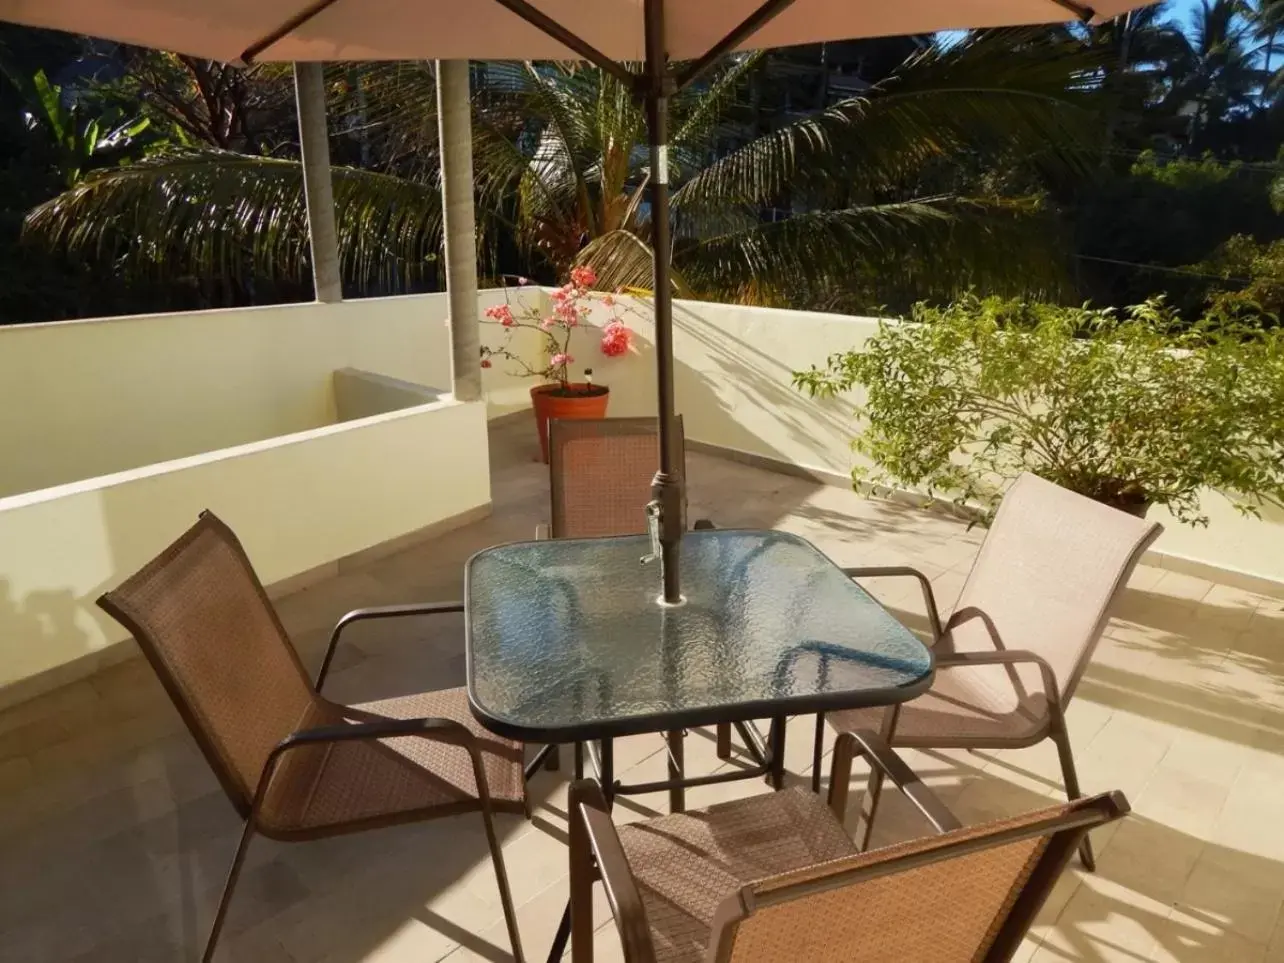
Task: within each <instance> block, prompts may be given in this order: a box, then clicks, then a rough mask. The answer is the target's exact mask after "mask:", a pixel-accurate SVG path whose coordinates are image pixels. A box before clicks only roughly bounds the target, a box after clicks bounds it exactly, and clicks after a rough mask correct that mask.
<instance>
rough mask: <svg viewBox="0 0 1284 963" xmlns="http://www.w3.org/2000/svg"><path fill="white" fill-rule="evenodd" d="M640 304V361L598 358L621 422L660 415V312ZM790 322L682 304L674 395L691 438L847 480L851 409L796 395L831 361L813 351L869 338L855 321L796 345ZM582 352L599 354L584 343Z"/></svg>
mask: <svg viewBox="0 0 1284 963" xmlns="http://www.w3.org/2000/svg"><path fill="white" fill-rule="evenodd" d="M637 306H638V313H640V314H642V315H644V316H646V321H645V322H643V323H641V324H638V325H637V327H638V328H639V329H640V333H642V334H644V336H645V338H642V337H640V338H639V339H638V340H637V341H636V342H635V344H636V352H637V353H636V354H633V355H631V356H629V357H627V358H622V359H619V360H618V361H615V360H610V361H605V360H602V359H598V360H599V364H598V368H597V373H598V374H599V375H600V377H601V380H602V381H603V382H605V383H607V384H609V385H610V386H611V391H612V398H613V401H612V414H614V415H619V416H638V415H654V414H655V413H656V388H655V364H656V353H655V345H654V341H653V329H652V327H651V324H650V318H649V315H650V305H649V303H647V302H642V301H639V302H637ZM626 320H630V319H629V318H628V317H627V315H626ZM789 322H790V318H789V316H788V312H784V313H782V312H765V311H759V310H757V309H753V308H744V307H736V306H727V305H716V304H703V303H702V304H694V303H684V302H677V303H675V304H674V328H675V334H674V341H675V355H676V357H675V368H674V387H675V394H676V396H677V408H678V410H679V411H680V412H681V413H682V415H683V417H684V419H685V420H686V430H687V437H688V438H689V439H692V440H695V441H700V442H704V443H707V444H713V445H718V446H720V447H723V448H727V449H732V450H736V451H740V452H746V453H749V454H753V455H758V456H761V457H764V458H769V459H772V460H775V461H780V462H788V463H793V464H797V465H799V466H800V467H803V468H812V469H821V470H823V471H826V472H829V473H832V474H837V475H845V474H846V473H847V472H848V471H849V470H850V468H851V458H850V456H849V455H848V454H847V453H848V451H849V449H850V441H851V437H852V433H853V422H852V406H851V403H850V401H847V400H841V399H840V400H832V401H817V400H813V399H811V398H808V397H807V396H806V395H804V394H802V393H801V392H798V391H796V390H795V389H794V388H793V386H792V384H791V381H792V376H793V372H794V370H795V369H796V368H805V367H807V366H808V365H809V364H811V363H813V362H819V361H823V360H824V358H823V357H813V356H811V353H810V352H815V353H817V354H820V355H823V354H824V353H826V352H827V351H828V350H829V344H828V342H830V341H832V342H834V344H835V345H841V346H842V347H844V348H845V347H850V346H851V345H852V344H854V343H858V342H859V340H860V338H861V336H862V333H863V332H862V331H861V330H860V328H859V326H857V325H853V324H852V323H851V321H850V319H834V321H833V324H834V326H835V327H834V328H833V329H830V328H828V327H825V328H823V329H822V330H821V333H820V335H819V336H817V328H816V324H815V323H814V322H813V323H812V325H811V326H810V327H809V328H808V330H807V338H806V340H805V341H803V342H799V341H798V339H794V341H792V342H791V341H790V336H789V329H788V325H789ZM813 345H814V347H813ZM578 347H579V349H580V350H581V351H586V350H591V349H587V346H585V345H583V343H582V342H580V343H579V345H578ZM777 348H778V349H779V350H778V351H777V350H774V349H777ZM835 350H837V348H835ZM804 353H806V356H804Z"/></svg>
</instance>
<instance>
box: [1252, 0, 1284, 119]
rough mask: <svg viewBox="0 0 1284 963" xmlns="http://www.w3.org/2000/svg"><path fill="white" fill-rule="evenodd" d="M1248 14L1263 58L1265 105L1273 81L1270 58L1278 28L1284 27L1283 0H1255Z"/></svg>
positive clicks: (1273, 74) (1278, 31) (1278, 32)
mask: <svg viewBox="0 0 1284 963" xmlns="http://www.w3.org/2000/svg"><path fill="white" fill-rule="evenodd" d="M1248 16H1249V19H1250V20H1251V22H1252V25H1253V39H1254V40H1257V41H1260V42H1261V45H1262V46H1261V51H1262V54H1263V57H1264V60H1265V62H1264V64H1263V65H1262V72H1263V73H1264V74H1265V75H1266V88H1267V89H1263V91H1262V105H1263V106H1265V104H1266V95H1267V93H1268V89H1269V88H1270V87H1272V86H1274V82H1275V73H1274V71H1272V70H1271V60H1272V59H1273V57H1274V55H1275V48H1276V42H1277V38H1278V37H1279V34H1280V30H1281V29H1284V0H1257V2H1256V3H1255V4H1254V5H1253V6H1252V7H1251V8H1250V10H1249V14H1248Z"/></svg>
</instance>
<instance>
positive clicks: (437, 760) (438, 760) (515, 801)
mask: <svg viewBox="0 0 1284 963" xmlns="http://www.w3.org/2000/svg"><path fill="white" fill-rule="evenodd" d="M334 708H335V709H336V710H337V712H338V714H339V716H340V718H338V719H325V718H318V719H310V720H308V722H307V723H306V725H304V726H301V728H310V727H312V726H316V725H327V724H336V723H338V722H341V721H343V720H345V719H346V720H347V721H349V722H371V721H377V720H379V719H418V718H442V719H450V720H453V721H455V722H459V723H462V724H463V725H464V726H466V727H467V728H468V729H469V731H471V732H472V733H473V734H474V735H475V736H477V737H478V739H479V740H480V744H481V748H482V759H483V764H484V767H485V771H486V784H487V787H488V789H489V791H490V798H491V803H492V805H493V806H494V808H495V809H497V810H508V811H514V812H522V811H523V810H524V808H525V798H526V795H525V793H526V789H525V781H524V779H523V776H522V762H523V747H522V745H521V743H518V742H513V741H510V740H508V739H502V738H500V737H498V736H496V735H494V734H492V733H490V732H488V731H487V730H485V729H483V728H482V727H481V725H480V724H479V723H478V722H477V721H476V720H475V719H474V718H473V715H472V713H471V711H470V710H469V708H468V696H467V692H466V690H464V689H462V688H459V689H441V690H437V691H434V692H424V693H419V694H416V695H411V696H403V697H401V698H396V699H383V700H380V701H378V702H367V703H363V704H359V705H353V706H350V707H342V706H336V707H334ZM479 808H480V806H479V802H478V797H477V783H476V780H475V779H474V776H473V768H472V762H471V759H470V757H469V755H468V752H467V750H465V749H464V748H462V747H460V746H456V745H450V744H446V743H442V742H438V741H434V740H431V739H425V738H419V737H414V736H411V737H403V738H398V739H386V740H382V741H380V742H341V743H333V744H330V745H328V746H319V747H315V748H307V749H300V750H295V751H293V752H289V753H287V754H286V755H285V756H284V757H282V762H281V765H280V766H279V767H278V770H277V775H276V777H274V778H273V780H272V785H271V787H270V788H269V790H268V795H267V798H266V800H265V801H264V806H263V809H262V812H261V817H260V829H261V831H262V832H263V834H264V835H267V836H274V837H276V838H298V837H307V836H325V835H332V834H336V833H340V832H351V831H355V830H359V829H365V828H369V827H371V826H372V825H381V824H389V825H391V824H394V823H401V822H410V821H414V820H418V819H426V818H430V817H433V816H445V815H449V814H451V813H456V812H472V811H475V810H477V809H479Z"/></svg>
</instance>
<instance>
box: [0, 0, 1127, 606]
mask: <svg viewBox="0 0 1284 963" xmlns="http://www.w3.org/2000/svg"><path fill="white" fill-rule="evenodd" d="M1144 5H1145V3H1144V0H1143V2H1138V0H1097V2H1096V4H1095V5H1094V6H1088V5H1086V4H1085V3H1084V2H1083V0H312V2H310V3H308V2H306V0H0V20H10V21H14V22H16V23H25V24H29V25H31V26H37V27H53V28H56V29H61V30H69V31H73V32H76V33H84V34H90V35H93V36H99V37H105V38H108V39H111V40H119V41H123V42H126V43H133V44H139V45H141V46H146V47H158V48H161V49H163V50H173V51H177V52H180V53H186V54H191V55H193V56H198V57H206V58H210V59H213V60H226V61H237V60H240V61H246V62H249V61H252V60H282V61H325V60H421V59H422V60H428V59H435V60H544V59H584V60H589V61H591V62H593V63H595V64H597V65H598V66H599V67H601V68H602V69H603V70H606V71H608V72H610V73H612V74H614V75H616V76H618V77H620V78H621V79H623V80H624V81H625V82H626V83H629V84H631V85H632V87H633V89H634V91H635V94H636V96H637V98H638V100H639V101H641V102H643V103H644V104H645V105H646V114H647V127H648V134H649V140H650V146H651V174H650V177H649V178H648V192H649V193H648V197H649V200H650V203H651V231H652V248H653V250H654V252H655V258H654V263H655V272H654V274H655V283H654V292H655V348H656V377H657V389H658V390H657V395H658V400H659V416H660V470H659V471H658V472H657V473H656V476H655V483H654V485H653V488H652V495H653V500H652V502H651V504H650V505H648V506H647V512H648V515H649V517H650V518H651V520H652V526H653V527H652V532H653V537H655V538H656V539H657V540H658V542H659V548H660V550H661V551H660V555H661V560H662V561H661V570H662V573H663V583H664V599H665V601H666V602H669V603H675V604H676V603H678V602H680V601H681V598H682V595H681V589H680V579H679V573H678V546H679V543H680V542H681V538H682V505H683V500H682V479H681V478H680V477H679V474H678V473H679V472H680V471H681V453H680V452H679V451H678V448H677V443H678V442H677V434H676V431H675V430H674V429H675V418H674V398H673V310H672V307H673V306H672V297H673V292H672V286H671V281H670V276H669V259H670V255H671V253H672V244H671V238H670V223H669V184H668V180H669V163H668V147H667V144H668V139H669V137H668V108H667V99H668V97H670V96H671V95H672V94H673V92H674V91H676V90H679V89H681V88H682V87H685V86H686V85H688V84H690V83H692V82H694V81H695V80H697V79H698V78H699V77H700V76H701V75H702V74H703V73H704V72H705V71H706V70H707V69H708V68H710V67H711V66H712V65H713V64H714V63H715V62H716V61H717V59H718V58H719V57H721V56H723V55H725V54H727V53H729V52H731V51H734V50H742V49H745V48H763V47H779V46H789V45H792V44H802V43H817V42H820V41H827V40H849V39H855V38H858V37H884V36H895V35H898V34H915V33H929V32H933V31H937V30H951V29H963V28H977V27H1001V26H1016V25H1022V24H1039V23H1055V22H1059V21H1066V20H1082V21H1085V22H1093V21H1100V20H1108V19H1110V18H1111V17H1115V16H1117V15H1119V14H1121V13H1124V12H1125V11H1127V10H1130V9H1132V8H1133V7H1139V6H1144ZM626 62H634V63H638V62H640V63H641V64H642V65H643V66H642V68H641V70H630V69H628V68H627V67H626V66H625V63H626Z"/></svg>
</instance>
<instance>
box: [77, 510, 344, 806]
mask: <svg viewBox="0 0 1284 963" xmlns="http://www.w3.org/2000/svg"><path fill="white" fill-rule="evenodd" d="M98 604H99V606H101V607H102V609H103V610H104V611H106V612H107V613H108V614H109V615H111V616H112V618H114V619H116V621H118V622H120V623H121V625H123V626H124V627H125V628H126V629H128V630H129V631H130V632H131V633H132V634H133V636H134V638H135V639H136V640H137V641H138V644H139V645H140V646H141V647H142V650H143V652H144V654H145V655H146V656H147V659H148V661H150V662H151V664H152V668H153V669H155V670H156V674H157V675H158V676H160V680H161V682H162V684H163V685H164V686H165V689H166V691H167V692H168V693H169V696H170V698H171V699H172V700H173V701H174V705H175V706H176V707H177V708H178V711H179V713H180V714H181V715H182V717H183V720H184V721H185V722H186V723H187V726H188V728H189V729H190V730H191V731H192V734H193V735H194V736H195V738H196V741H197V743H198V744H199V745H200V747H201V751H202V752H204V754H205V757H206V759H207V760H208V761H209V764H210V766H211V767H213V769H214V772H215V774H216V775H217V776H218V778H219V782H220V783H221V784H222V786H223V789H224V790H225V791H226V792H227V794H228V796H229V797H231V800H232V803H233V805H235V806H236V808H237V809H238V810H239V811H240V812H241V813H242V814H243V815H244V814H248V813H249V811H250V806H251V802H252V801H253V798H254V792H255V788H256V786H257V784H258V780H259V775H260V774H261V772H262V770H263V766H264V764H265V763H266V761H267V757H268V754H269V753H270V752H271V750H272V748H273V747H274V746H276V745H277V743H279V742H280V741H281V740H282V739H284V738H285V737H286V736H288V735H290V733H292V732H294V731H295V730H297V729H299V728H301V727H303V726H306V725H308V724H310V723H311V722H314V721H316V720H318V719H324V717H325V716H326V706H327V705H328V703H324V701H323V700H321V699H320V698H319V697H318V696H317V695H316V692H315V691H314V690H313V688H312V685H311V683H310V682H309V680H308V676H307V673H306V671H305V670H304V668H303V664H302V663H301V662H300V661H299V657H298V654H297V653H296V652H295V650H294V647H293V646H292V645H291V644H290V641H289V638H288V637H287V636H286V633H285V629H284V628H283V627H282V626H281V622H280V619H279V618H278V617H277V615H276V611H275V610H274V609H273V608H272V604H271V602H269V601H268V597H267V594H266V593H265V592H264V591H263V586H262V584H261V583H260V582H259V579H258V576H257V575H255V573H254V569H253V567H252V566H251V565H250V560H249V558H248V557H247V556H246V554H245V550H244V549H243V548H242V547H241V543H240V542H239V541H238V540H237V538H236V535H235V534H233V532H232V530H231V529H230V528H228V527H227V525H225V524H224V523H223V522H221V521H220V520H219V519H217V518H216V517H215V516H214V515H212V514H210V513H209V512H205V513H203V514H202V515H201V517H200V520H199V521H198V522H197V523H196V524H195V525H194V526H192V527H191V528H190V529H188V531H187V532H186V533H185V534H184V535H183V536H182V537H181V538H179V539H178V541H176V542H174V544H173V545H171V546H170V547H169V548H167V549H165V551H163V552H161V553H160V555H158V556H156V558H155V559H153V560H152V561H150V562H148V563H147V564H146V565H145V566H143V568H142V569H141V570H139V572H138V573H137V574H135V575H133V576H131V577H130V578H128V579H126V580H125V581H124V582H123V583H122V584H121V586H120V587H119V588H117V589H116V590H115V591H112V592H108V593H107V594H105V595H104V596H103V597H102V598H100V599H99V600H98Z"/></svg>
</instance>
